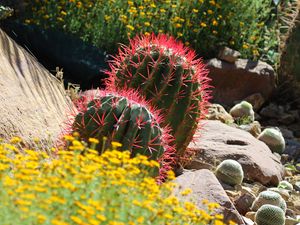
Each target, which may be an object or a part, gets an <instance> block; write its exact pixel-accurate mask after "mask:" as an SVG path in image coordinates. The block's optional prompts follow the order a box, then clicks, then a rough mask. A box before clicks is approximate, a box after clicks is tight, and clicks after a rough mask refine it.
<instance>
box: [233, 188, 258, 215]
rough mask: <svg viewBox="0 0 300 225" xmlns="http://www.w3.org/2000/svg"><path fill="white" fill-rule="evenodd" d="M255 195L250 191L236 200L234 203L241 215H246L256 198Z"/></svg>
mask: <svg viewBox="0 0 300 225" xmlns="http://www.w3.org/2000/svg"><path fill="white" fill-rule="evenodd" d="M255 198H256V197H255V195H253V194H250V193H244V194H242V195H241V196H240V197H239V198H238V199H236V200H235V201H234V205H235V207H236V209H237V211H238V212H239V213H240V214H241V215H245V214H246V213H247V212H249V211H250V208H251V206H252V204H253V202H254V200H255Z"/></svg>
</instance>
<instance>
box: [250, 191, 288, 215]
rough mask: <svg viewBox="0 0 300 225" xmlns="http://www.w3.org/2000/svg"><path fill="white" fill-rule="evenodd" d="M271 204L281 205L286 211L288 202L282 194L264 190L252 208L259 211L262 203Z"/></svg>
mask: <svg viewBox="0 0 300 225" xmlns="http://www.w3.org/2000/svg"><path fill="white" fill-rule="evenodd" d="M265 204H270V205H274V206H278V207H280V208H281V209H282V210H283V211H284V212H285V211H286V202H285V201H284V199H283V198H282V197H281V195H280V194H278V193H276V192H274V191H262V192H261V193H259V195H258V196H257V198H256V199H255V201H254V202H253V204H252V207H251V210H253V211H257V210H258V209H259V208H260V207H261V206H262V205H265Z"/></svg>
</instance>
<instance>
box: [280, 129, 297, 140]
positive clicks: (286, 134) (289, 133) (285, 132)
mask: <svg viewBox="0 0 300 225" xmlns="http://www.w3.org/2000/svg"><path fill="white" fill-rule="evenodd" d="M279 129H280V131H281V133H282V136H283V137H284V138H285V139H293V138H294V134H293V131H291V130H289V129H287V128H284V127H279Z"/></svg>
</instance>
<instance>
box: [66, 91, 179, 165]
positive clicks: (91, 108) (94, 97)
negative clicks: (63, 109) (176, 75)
mask: <svg viewBox="0 0 300 225" xmlns="http://www.w3.org/2000/svg"><path fill="white" fill-rule="evenodd" d="M76 106H77V109H78V111H79V113H78V114H77V115H76V116H74V121H73V120H72V121H70V128H71V131H72V132H78V133H79V134H80V137H81V138H82V139H83V140H84V141H88V139H89V138H91V137H92V138H97V139H98V140H99V141H100V144H98V148H97V150H98V151H101V149H102V146H104V145H105V143H103V142H104V141H102V140H103V137H106V138H107V140H106V143H111V142H119V143H121V144H122V146H121V150H129V151H131V153H132V156H135V155H136V154H142V155H146V156H148V157H149V158H150V159H154V160H158V161H159V162H160V163H161V164H162V166H163V168H164V169H166V170H168V169H170V168H171V164H172V163H173V161H172V160H173V152H174V151H175V150H174V148H173V147H171V146H170V145H169V143H170V141H171V139H172V137H171V135H169V134H168V130H167V128H161V127H160V126H159V122H160V120H161V116H160V115H159V114H158V113H157V111H155V110H153V109H152V108H151V107H150V108H149V107H148V106H147V102H146V101H144V100H142V99H141V98H140V97H138V96H137V94H136V93H135V92H133V91H123V92H118V93H116V92H107V91H99V90H92V91H87V92H86V93H85V94H84V95H83V96H81V97H80V98H79V100H78V101H77V102H76ZM167 167H168V169H167Z"/></svg>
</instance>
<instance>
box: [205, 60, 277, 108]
mask: <svg viewBox="0 0 300 225" xmlns="http://www.w3.org/2000/svg"><path fill="white" fill-rule="evenodd" d="M206 63H207V67H208V69H209V71H210V72H209V77H210V78H212V82H211V85H212V86H213V87H214V89H213V92H212V95H213V99H212V101H213V102H215V103H219V104H225V105H229V106H232V105H233V104H234V102H235V101H241V100H243V99H245V98H247V97H248V96H250V95H252V94H255V93H256V94H257V93H258V94H261V95H262V97H263V99H265V100H267V99H269V97H270V96H271V94H272V92H273V90H274V88H275V72H274V69H273V68H272V67H271V66H270V65H268V64H267V63H264V62H261V61H258V62H253V61H250V60H246V59H237V60H236V61H235V62H234V63H233V64H232V63H228V62H225V61H221V60H219V59H211V60H208V61H207V62H206Z"/></svg>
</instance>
